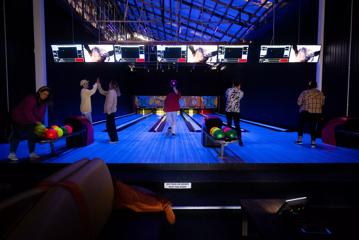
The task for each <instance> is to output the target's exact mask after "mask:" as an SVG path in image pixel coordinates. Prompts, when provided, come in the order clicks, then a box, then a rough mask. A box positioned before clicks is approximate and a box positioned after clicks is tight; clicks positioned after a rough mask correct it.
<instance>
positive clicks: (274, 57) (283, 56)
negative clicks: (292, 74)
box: [259, 45, 292, 63]
mask: <svg viewBox="0 0 359 240" xmlns="http://www.w3.org/2000/svg"><path fill="white" fill-rule="evenodd" d="M291 48H292V46H291V45H262V46H261V51H260V56H259V62H260V63H288V62H289V56H290V51H291Z"/></svg>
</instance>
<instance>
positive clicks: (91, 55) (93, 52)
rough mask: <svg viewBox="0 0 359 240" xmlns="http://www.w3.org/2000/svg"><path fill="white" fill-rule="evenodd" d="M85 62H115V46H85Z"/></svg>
mask: <svg viewBox="0 0 359 240" xmlns="http://www.w3.org/2000/svg"><path fill="white" fill-rule="evenodd" d="M83 49H84V55H85V62H115V54H114V50H113V45H109V44H103V45H87V44H84V45H83Z"/></svg>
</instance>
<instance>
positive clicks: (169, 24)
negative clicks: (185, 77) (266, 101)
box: [64, 0, 291, 43]
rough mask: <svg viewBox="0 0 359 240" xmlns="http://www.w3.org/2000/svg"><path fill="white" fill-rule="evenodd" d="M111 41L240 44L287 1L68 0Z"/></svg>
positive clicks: (77, 11) (68, 2)
mask: <svg viewBox="0 0 359 240" xmlns="http://www.w3.org/2000/svg"><path fill="white" fill-rule="evenodd" d="M64 1H65V2H67V4H69V5H70V6H71V7H72V9H73V10H74V11H75V12H76V13H77V14H78V15H79V16H80V17H81V18H83V19H84V20H85V21H86V22H88V23H90V24H91V25H92V26H93V27H95V28H96V29H99V30H100V32H101V34H102V38H103V39H104V40H108V41H122V40H155V41H172V42H175V41H176V42H177V41H181V42H182V41H192V42H228V43H237V42H241V41H242V40H247V38H246V37H247V36H248V35H249V34H250V33H251V32H252V31H253V30H254V29H255V28H256V27H257V26H260V25H262V24H263V22H267V20H268V18H272V16H273V13H275V12H276V11H277V9H281V11H283V10H282V9H285V8H284V6H286V5H287V4H288V3H290V2H291V1H289V0H82V1H78V0H64Z"/></svg>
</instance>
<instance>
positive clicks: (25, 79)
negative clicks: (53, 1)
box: [0, 0, 36, 110]
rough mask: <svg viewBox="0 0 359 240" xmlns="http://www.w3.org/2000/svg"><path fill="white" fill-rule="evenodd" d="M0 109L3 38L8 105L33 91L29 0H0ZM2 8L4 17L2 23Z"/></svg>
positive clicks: (3, 91) (3, 106) (3, 90)
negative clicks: (0, 1)
mask: <svg viewBox="0 0 359 240" xmlns="http://www.w3.org/2000/svg"><path fill="white" fill-rule="evenodd" d="M1 12H2V13H1V19H0V24H1V33H0V34H1V47H0V53H1V61H0V64H1V67H0V69H1V75H0V77H1V104H0V105H1V109H2V110H3V109H7V107H6V106H7V100H6V87H5V86H6V79H5V69H6V67H5V61H6V56H5V45H4V43H5V39H4V37H5V36H4V35H5V34H4V26H5V32H6V43H7V49H6V50H7V70H8V78H9V105H10V109H12V108H13V107H14V106H15V105H16V104H17V103H18V102H19V101H21V99H22V98H23V97H24V96H25V95H27V94H29V93H33V92H35V90H36V89H35V71H34V69H35V68H34V66H35V59H34V31H33V29H34V28H33V21H32V16H33V13H32V1H24V2H22V3H21V4H19V3H18V2H16V1H11V0H5V1H4V2H2V3H1ZM3 12H5V16H6V20H5V24H4V18H3V17H4V15H3ZM25 19H26V20H25Z"/></svg>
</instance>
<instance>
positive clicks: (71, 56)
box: [51, 44, 84, 63]
mask: <svg viewBox="0 0 359 240" xmlns="http://www.w3.org/2000/svg"><path fill="white" fill-rule="evenodd" d="M51 49H52V55H53V57H54V62H57V63H62V62H84V53H83V50H82V45H81V44H66V45H51Z"/></svg>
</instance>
